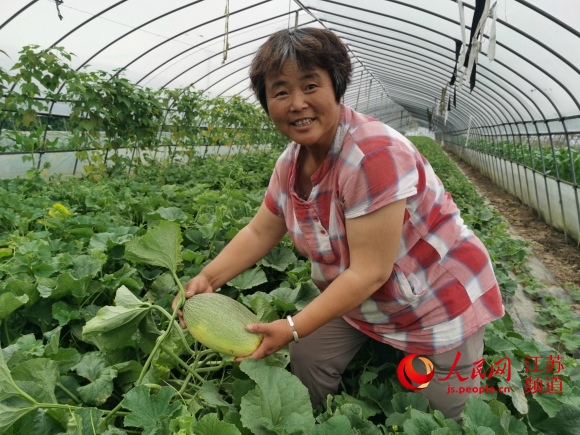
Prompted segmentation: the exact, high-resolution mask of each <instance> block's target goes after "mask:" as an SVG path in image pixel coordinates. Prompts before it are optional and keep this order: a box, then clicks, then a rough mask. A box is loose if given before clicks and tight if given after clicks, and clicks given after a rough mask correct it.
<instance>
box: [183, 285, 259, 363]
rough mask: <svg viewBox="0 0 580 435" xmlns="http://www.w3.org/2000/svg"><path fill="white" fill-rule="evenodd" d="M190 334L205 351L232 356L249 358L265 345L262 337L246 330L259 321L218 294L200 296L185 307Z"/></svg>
mask: <svg viewBox="0 0 580 435" xmlns="http://www.w3.org/2000/svg"><path fill="white" fill-rule="evenodd" d="M183 320H184V321H185V325H186V326H187V330H188V331H189V333H190V334H191V335H192V336H193V338H195V339H196V340H197V341H199V342H200V343H201V344H203V345H204V346H205V347H207V348H209V349H212V350H214V351H216V352H221V353H225V354H228V355H233V356H247V355H250V354H251V353H253V352H254V351H255V350H256V349H257V348H258V346H259V345H260V343H261V342H262V335H261V334H255V333H252V332H248V331H247V330H246V326H247V325H249V324H252V323H258V322H259V320H258V317H256V315H255V314H254V313H252V312H251V311H250V310H249V309H248V308H246V306H244V305H242V304H241V303H239V302H238V301H236V300H234V299H232V298H230V297H228V296H225V295H222V294H219V293H199V294H197V295H194V296H192V297H191V298H189V299H188V300H187V301H186V302H185V305H184V306H183Z"/></svg>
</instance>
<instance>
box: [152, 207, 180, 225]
mask: <svg viewBox="0 0 580 435" xmlns="http://www.w3.org/2000/svg"><path fill="white" fill-rule="evenodd" d="M147 217H148V219H149V220H154V219H155V220H161V219H163V220H166V221H171V222H180V223H184V222H187V221H188V220H189V216H187V214H185V213H184V212H183V211H181V209H179V208H177V207H159V208H158V209H157V210H155V211H154V212H153V213H149V214H148V215H147Z"/></svg>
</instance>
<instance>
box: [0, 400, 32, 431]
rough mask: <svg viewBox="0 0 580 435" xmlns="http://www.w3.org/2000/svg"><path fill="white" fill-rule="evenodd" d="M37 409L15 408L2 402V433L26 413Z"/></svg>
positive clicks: (0, 423) (0, 405)
mask: <svg viewBox="0 0 580 435" xmlns="http://www.w3.org/2000/svg"><path fill="white" fill-rule="evenodd" d="M35 409H36V408H34V407H27V408H15V407H12V406H8V405H5V404H3V403H0V433H4V431H5V430H6V429H8V428H9V427H10V426H12V425H13V424H14V423H15V422H16V421H18V420H20V419H21V418H22V417H24V416H25V415H26V414H28V413H29V412H31V411H34V410H35Z"/></svg>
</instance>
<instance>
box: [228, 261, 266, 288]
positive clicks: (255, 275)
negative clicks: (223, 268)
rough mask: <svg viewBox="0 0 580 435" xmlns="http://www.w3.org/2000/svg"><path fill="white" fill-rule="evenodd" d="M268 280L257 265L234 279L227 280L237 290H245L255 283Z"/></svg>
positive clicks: (254, 285) (255, 284)
mask: <svg viewBox="0 0 580 435" xmlns="http://www.w3.org/2000/svg"><path fill="white" fill-rule="evenodd" d="M266 282H268V279H267V278H266V274H265V273H264V271H263V270H262V269H260V268H259V267H255V268H253V269H250V270H246V271H245V272H243V273H241V274H240V275H238V276H236V277H235V278H234V279H232V280H231V281H229V282H228V285H230V286H232V287H235V288H237V289H238V290H247V289H250V288H252V287H256V286H257V285H260V284H264V283H266Z"/></svg>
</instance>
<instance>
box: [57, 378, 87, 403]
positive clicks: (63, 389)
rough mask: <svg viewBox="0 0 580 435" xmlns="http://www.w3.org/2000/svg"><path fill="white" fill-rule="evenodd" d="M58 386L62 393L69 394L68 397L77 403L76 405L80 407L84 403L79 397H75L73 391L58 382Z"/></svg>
mask: <svg viewBox="0 0 580 435" xmlns="http://www.w3.org/2000/svg"><path fill="white" fill-rule="evenodd" d="M56 386H57V387H59V388H60V389H61V390H62V391H64V392H65V393H66V394H67V396H69V397H70V398H71V399H72V400H74V401H75V403H77V404H79V405H80V404H82V401H81V400H80V399H79V398H78V397H77V396H75V395H74V394H73V393H72V391H70V390H69V389H68V388H66V387H65V386H64V385H63V384H61V383H60V382H57V384H56Z"/></svg>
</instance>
